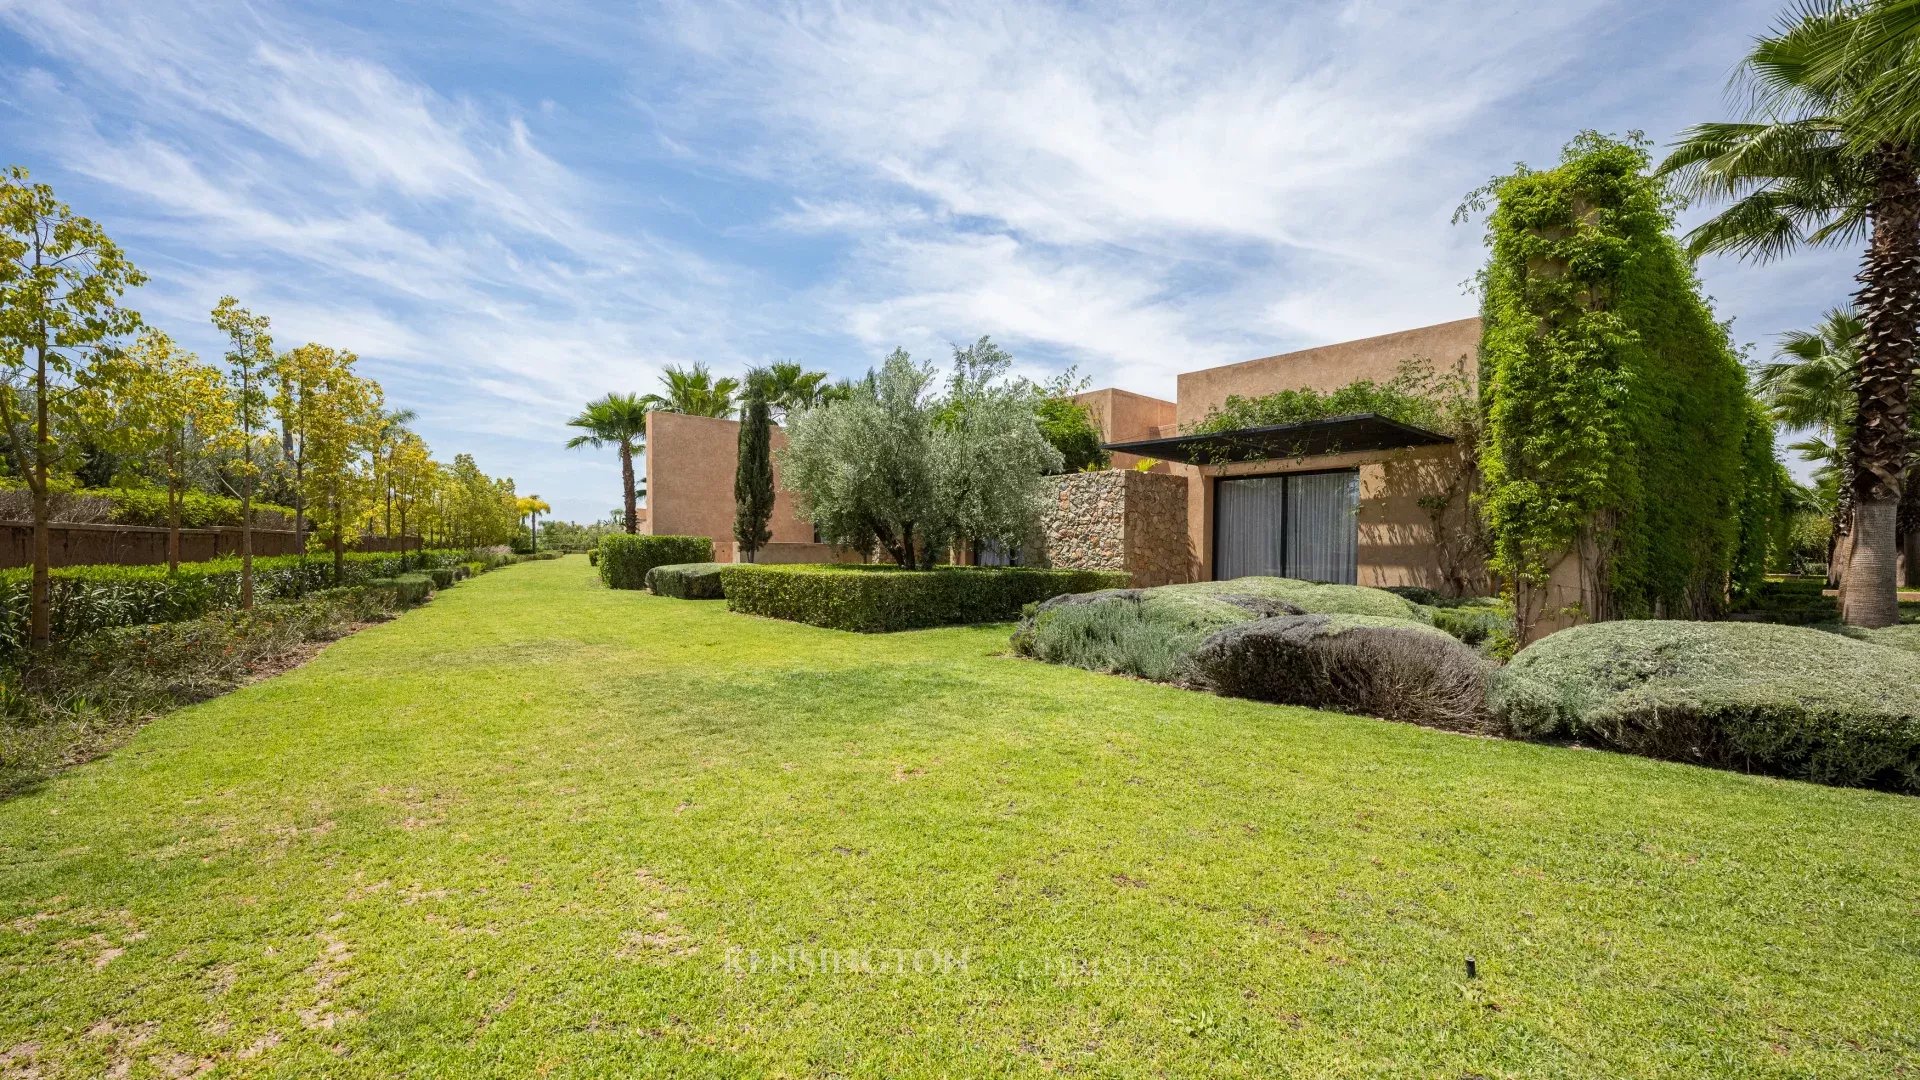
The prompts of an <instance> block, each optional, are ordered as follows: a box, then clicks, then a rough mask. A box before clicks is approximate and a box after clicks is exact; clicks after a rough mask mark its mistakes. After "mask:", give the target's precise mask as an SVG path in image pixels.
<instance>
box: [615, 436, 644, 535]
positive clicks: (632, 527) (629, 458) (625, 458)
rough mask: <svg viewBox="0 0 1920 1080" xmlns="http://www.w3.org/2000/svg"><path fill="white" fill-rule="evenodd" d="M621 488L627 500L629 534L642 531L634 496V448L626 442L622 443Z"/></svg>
mask: <svg viewBox="0 0 1920 1080" xmlns="http://www.w3.org/2000/svg"><path fill="white" fill-rule="evenodd" d="M620 487H621V489H622V490H623V491H624V492H625V494H626V499H627V532H628V533H629V534H632V533H637V532H639V531H640V505H639V502H638V500H636V499H635V498H634V496H633V447H631V446H629V445H627V443H626V441H625V440H622V441H621V443H620Z"/></svg>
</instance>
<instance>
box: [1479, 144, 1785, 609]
mask: <svg viewBox="0 0 1920 1080" xmlns="http://www.w3.org/2000/svg"><path fill="white" fill-rule="evenodd" d="M1643 145H1644V144H1642V143H1641V142H1639V141H1637V140H1636V141H1631V142H1622V141H1618V140H1615V139H1611V138H1607V137H1604V136H1599V135H1594V134H1591V133H1590V134H1587V135H1583V136H1582V137H1580V138H1579V139H1576V140H1575V141H1574V142H1573V143H1572V144H1570V145H1569V146H1568V148H1567V150H1566V153H1565V155H1564V157H1563V159H1562V162H1561V164H1560V165H1559V167H1557V168H1554V169H1551V170H1548V171H1545V172H1533V171H1529V170H1526V169H1524V168H1523V169H1522V170H1521V171H1520V172H1517V173H1515V174H1514V175H1512V176H1508V177H1505V178H1502V179H1499V180H1496V181H1495V182H1494V183H1493V184H1492V185H1491V186H1490V187H1489V188H1488V189H1487V192H1486V193H1487V194H1488V195H1489V196H1490V197H1491V199H1492V200H1493V201H1494V202H1495V203H1496V206H1495V208H1494V210H1493V212H1492V214H1491V215H1490V219H1489V224H1488V244H1489V247H1490V248H1491V260H1490V262H1489V264H1488V266H1487V269H1486V271H1485V273H1484V275H1483V277H1482V284H1483V305H1484V307H1483V312H1482V317H1483V321H1484V334H1485V338H1484V341H1483V343H1482V350H1481V386H1482V392H1483V393H1484V395H1485V399H1486V407H1487V435H1486V438H1485V440H1484V441H1483V443H1482V451H1481V470H1482V473H1483V475H1484V480H1485V497H1484V498H1485V501H1484V504H1483V505H1484V509H1485V513H1486V516H1487V523H1488V526H1489V529H1490V532H1491V538H1492V543H1493V559H1492V562H1493V566H1494V569H1495V570H1496V571H1497V572H1499V573H1500V574H1501V575H1502V576H1503V577H1505V578H1507V579H1508V580H1509V581H1513V582H1515V583H1516V586H1517V588H1518V590H1519V591H1520V592H1522V593H1523V594H1526V593H1527V592H1528V591H1529V590H1530V589H1531V588H1532V587H1533V586H1537V585H1539V584H1541V583H1542V582H1543V581H1544V579H1545V577H1546V575H1547V573H1548V571H1549V570H1550V569H1551V567H1552V565H1553V563H1554V562H1555V561H1557V560H1558V559H1559V557H1560V556H1561V555H1562V554H1563V553H1566V552H1569V551H1582V552H1585V553H1587V558H1588V561H1589V565H1588V568H1587V571H1588V574H1589V576H1590V579H1591V580H1592V581H1594V582H1595V583H1596V586H1597V587H1596V588H1595V589H1594V590H1593V592H1592V595H1591V596H1590V599H1589V603H1591V604H1592V610H1588V611H1586V612H1584V614H1585V615H1586V616H1587V617H1589V618H1596V619H1608V618H1634V617H1646V616H1660V615H1665V616H1674V617H1709V616H1711V615H1714V614H1716V613H1718V612H1719V611H1720V610H1721V609H1722V608H1723V606H1724V604H1725V602H1726V597H1727V592H1728V587H1729V584H1730V581H1731V578H1732V575H1733V573H1734V571H1735V567H1736V562H1746V563H1747V564H1748V565H1751V562H1752V556H1751V553H1750V552H1742V551H1741V542H1742V535H1743V529H1742V513H1743V510H1744V511H1746V512H1749V513H1750V512H1753V509H1752V508H1755V507H1760V506H1762V505H1763V504H1764V503H1765V500H1763V499H1758V498H1753V497H1750V489H1751V488H1752V487H1753V486H1754V485H1755V484H1757V483H1759V481H1758V480H1757V478H1754V477H1753V476H1752V475H1751V473H1752V471H1753V470H1754V469H1757V468H1759V467H1760V466H1759V465H1758V464H1757V462H1754V459H1753V458H1752V457H1750V455H1749V454H1748V452H1747V450H1748V448H1749V447H1751V446H1752V443H1751V442H1750V441H1749V423H1750V418H1751V416H1752V414H1751V412H1750V396H1749V394H1748V392H1747V386H1746V376H1745V371H1744V369H1743V368H1742V366H1741V363H1740V357H1739V355H1738V354H1737V353H1736V352H1735V350H1734V348H1733V346H1732V344H1731V342H1730V341H1729V340H1728V335H1727V330H1726V327H1724V326H1723V325H1721V324H1720V323H1718V322H1716V321H1715V320H1714V317H1713V312H1712V310H1711V309H1710V308H1709V307H1708V306H1707V302H1706V300H1705V299H1704V298H1703V297H1702V296H1701V293H1700V283H1699V280H1698V279H1697V278H1696V277H1695V276H1694V272H1693V267H1692V265H1691V263H1689V261H1688V260H1687V258H1686V257H1685V255H1684V254H1683V253H1682V251H1681V249H1680V246H1679V244H1678V243H1677V242H1676V241H1675V240H1674V238H1673V207H1672V204H1671V203H1670V201H1669V200H1668V198H1667V196H1666V195H1665V193H1664V190H1663V188H1662V187H1661V186H1660V185H1659V183H1658V182H1656V181H1655V180H1653V179H1652V178H1651V177H1649V175H1648V168H1649V160H1648V157H1647V153H1646V151H1645V149H1644V148H1643ZM1765 461H1766V462H1768V463H1769V465H1770V463H1771V462H1772V456H1771V450H1770V448H1769V449H1768V450H1767V452H1766V457H1765ZM1750 463H1751V464H1750ZM1768 481H1769V482H1770V481H1771V474H1769V477H1768ZM1744 532H1745V533H1746V535H1747V536H1748V537H1749V538H1751V537H1752V536H1754V535H1762V536H1763V535H1765V532H1766V530H1765V528H1764V526H1760V527H1758V528H1749V529H1747V530H1744ZM1749 542H1751V539H1749ZM1743 555H1744V556H1745V558H1742V556H1743ZM1761 561H1764V559H1762V560H1761ZM1535 595H1536V596H1537V594H1535ZM1523 599H1524V596H1523ZM1530 614H1531V615H1532V616H1534V617H1538V615H1540V614H1545V613H1544V612H1539V611H1535V612H1532V613H1530Z"/></svg>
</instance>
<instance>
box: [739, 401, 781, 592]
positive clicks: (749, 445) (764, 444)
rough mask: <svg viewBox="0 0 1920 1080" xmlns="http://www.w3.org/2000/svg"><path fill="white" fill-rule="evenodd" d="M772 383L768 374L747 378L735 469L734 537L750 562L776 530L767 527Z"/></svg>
mask: <svg viewBox="0 0 1920 1080" xmlns="http://www.w3.org/2000/svg"><path fill="white" fill-rule="evenodd" d="M771 382H772V380H771V379H770V378H768V377H767V373H766V372H753V373H749V374H748V376H747V393H746V399H745V411H744V414H743V415H742V416H741V418H740V450H739V455H738V457H737V459H736V460H735V462H734V469H733V538H734V539H735V540H738V541H739V542H740V553H741V556H742V557H743V558H744V559H745V561H747V562H752V561H753V558H754V555H755V554H756V553H758V552H759V550H760V545H762V544H765V543H766V542H767V541H769V540H771V539H773V531H772V530H771V529H769V528H768V527H767V523H768V522H769V521H771V520H772V519H773V453H772V448H771V445H772V441H773V431H772V422H771V420H770V419H769V418H768V415H767V414H768V407H767V391H768V390H769V389H772V388H773V387H772V386H771Z"/></svg>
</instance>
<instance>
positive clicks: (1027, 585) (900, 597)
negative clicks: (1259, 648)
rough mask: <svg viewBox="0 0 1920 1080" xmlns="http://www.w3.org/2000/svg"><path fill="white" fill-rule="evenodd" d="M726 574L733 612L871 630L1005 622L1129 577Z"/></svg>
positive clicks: (855, 569) (769, 569)
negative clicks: (1067, 596)
mask: <svg viewBox="0 0 1920 1080" xmlns="http://www.w3.org/2000/svg"><path fill="white" fill-rule="evenodd" d="M720 578H721V582H722V585H723V588H724V589H725V592H726V597H727V609H728V610H730V611H737V612H741V613H743V614H747V615H761V616H765V617H767V618H773V619H786V620H789V621H791V622H803V623H808V624H810V625H813V626H824V627H827V628H828V629H832V630H853V631H857V632H860V633H869V634H871V633H888V632H891V631H896V630H918V629H923V628H926V627H930V626H954V625H960V624H964V623H982V622H1002V621H1005V620H1008V619H1013V618H1016V617H1018V616H1019V614H1020V612H1021V609H1022V608H1024V607H1026V606H1027V605H1028V604H1033V603H1038V602H1040V601H1043V600H1049V599H1052V598H1053V597H1056V596H1061V595H1065V594H1068V593H1078V592H1089V591H1093V590H1096V589H1115V588H1121V587H1123V586H1125V585H1126V584H1127V582H1128V575H1127V573H1126V572H1125V571H1120V570H1046V569H1039V568H1034V567H993V568H987V567H976V566H942V567H935V568H934V569H932V570H901V569H897V568H894V567H889V566H855V565H847V564H789V565H779V566H763V565H757V564H751V563H747V564H736V565H731V566H728V567H726V568H725V569H723V570H721V572H720Z"/></svg>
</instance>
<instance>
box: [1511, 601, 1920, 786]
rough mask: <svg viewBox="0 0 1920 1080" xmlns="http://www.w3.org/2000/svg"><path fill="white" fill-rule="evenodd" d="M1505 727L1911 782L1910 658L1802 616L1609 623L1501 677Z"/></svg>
mask: <svg viewBox="0 0 1920 1080" xmlns="http://www.w3.org/2000/svg"><path fill="white" fill-rule="evenodd" d="M1493 706H1494V709H1495V711H1496V712H1497V713H1498V715H1499V718H1500V721H1501V723H1502V724H1503V725H1504V726H1505V727H1506V728H1507V729H1508V730H1509V731H1510V732H1512V733H1513V734H1516V735H1520V736H1524V737H1528V738H1547V739H1577V740H1580V741H1582V742H1589V743H1594V744H1597V745H1600V746H1606V747H1611V748H1613V749H1617V750H1624V751H1627V752H1630V753H1636V754H1645V755H1648V756H1650V757H1659V758H1667V759H1672V760H1678V761H1692V762H1698V763H1701V764H1708V765H1718V766H1723V767H1728V768H1735V769H1742V770H1747V771H1752V772H1765V773H1771V774H1774V775H1778V776H1788V777H1793V778H1795V779H1801V780H1813V781H1817V782H1820V783H1828V784H1846V785H1851V786H1860V787H1878V788H1886V789H1891V790H1896V791H1908V792H1920V656H1915V655H1914V654H1911V653H1908V652H1905V651H1902V650H1900V649H1897V648H1887V647H1885V646H1882V645H1878V644H1874V643H1871V642H1868V641H1856V640H1853V639H1851V638H1848V637H1844V636H1842V635H1840V634H1833V633H1825V632H1822V631H1819V630H1813V629H1809V628H1805V627H1796V626H1774V625H1770V624H1766V623H1746V622H1722V623H1698V622H1675V621H1652V622H1608V623H1595V624H1592V625H1589V626H1577V627H1573V628H1570V629H1567V630H1562V631H1560V632H1559V633H1557V634H1551V635H1549V636H1547V637H1545V638H1542V639H1541V640H1539V641H1537V642H1535V643H1533V644H1532V645H1530V646H1528V647H1527V648H1525V649H1523V650H1521V651H1520V653H1519V654H1518V655H1517V656H1515V657H1514V659H1513V662H1512V663H1511V664H1509V665H1508V667H1507V668H1506V670H1505V671H1503V672H1502V673H1501V674H1500V677H1499V679H1498V680H1497V682H1496V685H1495V687H1494V692H1493Z"/></svg>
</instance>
